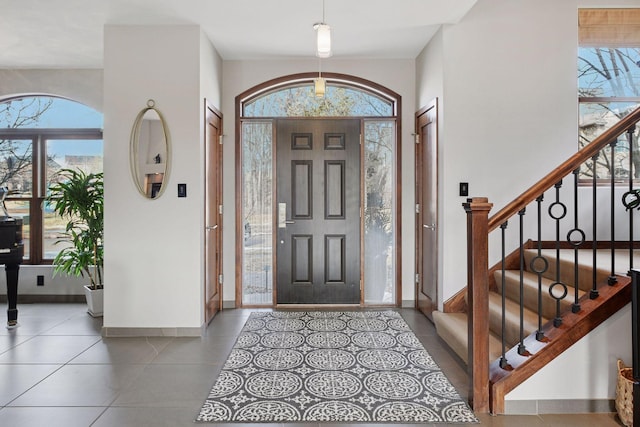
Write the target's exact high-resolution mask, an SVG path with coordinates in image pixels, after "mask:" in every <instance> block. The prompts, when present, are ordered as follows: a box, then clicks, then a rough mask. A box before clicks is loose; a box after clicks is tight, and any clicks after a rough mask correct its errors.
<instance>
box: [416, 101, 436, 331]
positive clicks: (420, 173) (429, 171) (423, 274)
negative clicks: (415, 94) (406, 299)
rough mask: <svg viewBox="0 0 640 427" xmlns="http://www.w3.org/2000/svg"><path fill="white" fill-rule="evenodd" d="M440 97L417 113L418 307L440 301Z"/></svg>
mask: <svg viewBox="0 0 640 427" xmlns="http://www.w3.org/2000/svg"><path fill="white" fill-rule="evenodd" d="M437 106H438V100H437V99H435V100H433V101H432V102H431V103H429V105H427V106H426V107H424V108H422V109H421V110H419V111H418V112H417V113H416V136H417V139H416V147H415V153H416V156H415V157H416V307H417V308H418V309H419V310H420V311H422V312H423V313H424V314H425V315H426V316H427V317H428V318H429V319H431V320H433V316H432V313H433V311H434V310H436V308H437V304H438V108H437Z"/></svg>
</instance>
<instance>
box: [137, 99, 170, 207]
mask: <svg viewBox="0 0 640 427" xmlns="http://www.w3.org/2000/svg"><path fill="white" fill-rule="evenodd" d="M170 160H171V142H170V140H169V132H168V130H167V123H166V122H165V120H164V117H163V116H162V113H160V111H159V110H158V109H157V108H155V102H154V101H153V100H152V99H150V100H149V101H148V102H147V107H146V108H143V109H142V110H141V111H140V112H139V113H138V116H137V117H136V121H135V122H134V123H133V129H132V130H131V142H130V153H129V161H130V166H131V175H132V177H133V181H134V183H135V185H136V187H137V188H138V191H139V192H140V194H142V195H143V196H144V197H147V198H149V199H156V198H158V197H160V196H161V195H162V193H163V192H164V189H165V187H166V183H167V181H168V178H169V162H170Z"/></svg>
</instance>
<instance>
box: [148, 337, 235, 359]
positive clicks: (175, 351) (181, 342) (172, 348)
mask: <svg viewBox="0 0 640 427" xmlns="http://www.w3.org/2000/svg"><path fill="white" fill-rule="evenodd" d="M236 338H237V337H236V336H235V335H233V336H205V337H202V338H175V339H174V340H172V341H171V342H170V343H169V344H167V346H166V347H165V348H164V349H162V351H160V354H159V355H158V356H157V357H156V358H155V359H154V360H153V362H152V363H154V364H157V363H169V364H173V363H185V364H189V363H195V364H210V365H221V364H223V363H224V361H225V360H227V356H228V355H229V353H230V352H231V349H232V348H233V344H234V343H235V342H236Z"/></svg>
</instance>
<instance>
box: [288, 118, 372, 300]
mask: <svg viewBox="0 0 640 427" xmlns="http://www.w3.org/2000/svg"><path fill="white" fill-rule="evenodd" d="M276 146H277V152H276V158H277V160H276V194H277V196H276V197H277V198H276V211H277V212H276V216H277V218H276V227H277V234H276V235H277V239H276V268H277V272H276V278H277V285H276V292H277V294H276V301H277V303H278V304H359V303H360V295H361V290H360V228H361V221H360V120H358V119H279V120H277V122H276Z"/></svg>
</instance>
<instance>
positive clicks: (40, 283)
mask: <svg viewBox="0 0 640 427" xmlns="http://www.w3.org/2000/svg"><path fill="white" fill-rule="evenodd" d="M36 280H37V281H36V285H38V286H44V276H37V279H36Z"/></svg>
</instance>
